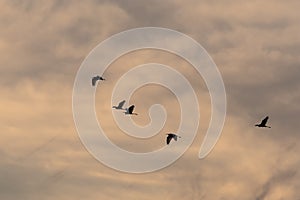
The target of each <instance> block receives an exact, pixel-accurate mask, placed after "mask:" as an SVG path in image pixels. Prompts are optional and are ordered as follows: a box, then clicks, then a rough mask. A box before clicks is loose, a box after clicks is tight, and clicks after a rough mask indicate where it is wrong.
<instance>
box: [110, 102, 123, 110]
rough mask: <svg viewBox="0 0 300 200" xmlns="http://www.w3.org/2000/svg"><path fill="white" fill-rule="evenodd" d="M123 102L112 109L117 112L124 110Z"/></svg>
mask: <svg viewBox="0 0 300 200" xmlns="http://www.w3.org/2000/svg"><path fill="white" fill-rule="evenodd" d="M125 102H126V101H125V100H123V101H121V102H120V103H119V105H117V106H113V107H112V108H114V109H117V110H124V108H123V106H124V104H125Z"/></svg>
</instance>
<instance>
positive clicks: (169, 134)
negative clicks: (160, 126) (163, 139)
mask: <svg viewBox="0 0 300 200" xmlns="http://www.w3.org/2000/svg"><path fill="white" fill-rule="evenodd" d="M177 138H181V137H180V136H178V135H176V134H174V133H168V134H167V145H169V144H170V142H171V140H172V139H174V140H175V141H177Z"/></svg>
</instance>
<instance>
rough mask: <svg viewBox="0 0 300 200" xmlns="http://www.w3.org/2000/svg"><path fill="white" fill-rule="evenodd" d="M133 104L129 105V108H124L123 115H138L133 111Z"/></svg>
mask: <svg viewBox="0 0 300 200" xmlns="http://www.w3.org/2000/svg"><path fill="white" fill-rule="evenodd" d="M133 109H134V105H131V106H130V107H129V108H126V112H125V115H138V114H137V113H134V112H133Z"/></svg>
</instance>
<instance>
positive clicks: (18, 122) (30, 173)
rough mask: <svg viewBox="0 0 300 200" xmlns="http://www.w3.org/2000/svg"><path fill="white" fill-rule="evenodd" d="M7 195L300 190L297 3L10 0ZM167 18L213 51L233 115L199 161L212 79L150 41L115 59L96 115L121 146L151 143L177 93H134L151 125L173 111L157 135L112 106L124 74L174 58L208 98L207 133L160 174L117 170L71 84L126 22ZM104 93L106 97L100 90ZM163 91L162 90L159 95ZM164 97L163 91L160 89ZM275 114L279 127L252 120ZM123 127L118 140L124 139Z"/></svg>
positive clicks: (230, 194) (5, 85) (4, 78)
mask: <svg viewBox="0 0 300 200" xmlns="http://www.w3.org/2000/svg"><path fill="white" fill-rule="evenodd" d="M0 7H1V8H2V9H1V14H0V21H1V23H0V28H1V33H0V53H1V56H0V73H1V79H0V83H1V85H0V90H1V94H2V98H1V100H0V101H1V104H0V105H1V114H0V117H1V122H2V126H1V136H2V137H1V140H0V144H1V147H0V158H1V159H0V199H7V200H16V199H30V200H35V199H39V200H40V199H43V200H44V199H45V200H47V199H54V198H56V199H60V200H69V199H72V200H74V199H108V200H109V199H145V200H146V199H204V200H208V199H209V200H227V199H228V200H235V199H236V200H240V199H245V200H250V199H251V200H253V199H256V200H269V199H272V200H277V199H278V200H280V199H285V200H295V199H297V198H299V196H300V192H299V190H298V189H297V188H299V186H300V185H299V181H298V180H299V178H300V175H299V172H298V169H299V168H300V159H299V152H300V149H299V145H298V141H299V139H300V137H299V129H300V125H299V122H298V121H299V112H300V106H299V103H298V102H299V100H300V94H299V92H298V91H299V89H300V88H299V86H300V80H299V75H300V67H299V64H300V58H299V53H300V37H299V32H300V24H299V20H300V13H299V12H298V8H299V2H298V1H294V0H289V1H285V2H283V1H279V0H270V1H264V2H262V1H251V2H241V1H236V0H229V1H222V2H220V1H196V0H189V1H185V2H183V1H164V2H161V1H151V3H150V2H148V1H137V0H133V1H118V0H115V1H96V0H87V1H61V0H56V1H45V0H44V1H38V2H37V1H9V0H3V1H1V2H0ZM143 26H159V27H166V28H171V29H175V30H178V31H181V32H183V33H185V34H187V35H189V36H191V37H193V38H194V39H195V40H197V41H198V42H199V43H200V44H202V45H203V47H204V48H205V49H206V50H207V51H208V53H209V54H210V55H211V57H212V58H213V59H214V61H215V63H216V64H217V66H218V67H219V70H220V72H221V74H222V76H223V79H224V83H225V86H226V92H227V98H228V99H227V100H228V113H227V119H226V124H225V127H224V130H223V134H222V136H221V138H220V140H219V142H218V144H217V145H216V147H215V148H214V150H213V152H212V153H211V154H210V155H209V157H207V158H206V159H204V160H198V158H197V153H198V148H199V146H200V144H201V142H202V141H203V137H204V133H205V131H206V129H207V127H208V122H209V118H210V99H209V94H208V91H207V89H206V86H205V83H204V81H203V80H202V79H201V77H200V76H199V75H195V71H194V70H193V69H192V67H191V66H190V65H189V64H188V63H187V62H186V61H184V60H182V59H181V58H179V57H176V56H174V55H171V54H168V53H166V52H159V51H151V50H144V51H140V52H132V53H130V54H128V55H125V56H123V57H122V58H120V59H118V60H117V61H115V62H114V63H112V65H111V66H110V68H109V69H108V71H107V72H105V74H104V75H105V76H106V77H108V78H109V79H111V82H110V84H106V85H104V86H100V87H99V88H98V89H97V95H96V99H97V102H101V103H97V104H96V108H97V116H98V119H99V121H101V123H102V124H103V125H104V129H105V130H107V132H108V137H109V138H111V139H112V140H113V141H114V142H115V143H116V144H118V145H120V146H121V147H123V148H125V149H128V150H132V151H133V150H134V151H148V150H153V149H157V148H159V147H161V146H163V145H164V137H165V132H167V131H168V130H170V129H176V128H177V127H178V121H179V120H180V113H179V109H177V108H176V109H172V107H178V102H177V101H175V100H174V96H173V95H172V93H170V92H169V91H167V90H166V89H165V88H160V87H158V86H147V87H144V88H141V89H140V90H139V91H137V93H136V94H134V96H133V97H132V102H134V103H135V104H136V106H137V108H138V109H139V110H138V112H139V113H142V114H141V116H142V117H140V118H138V119H137V121H136V122H137V123H139V124H147V123H148V122H149V118H148V116H147V111H148V109H149V107H150V106H151V105H152V104H155V103H157V102H158V103H161V104H163V105H165V108H166V110H167V111H168V115H169V118H168V120H167V122H166V126H165V128H164V129H163V130H162V131H161V133H160V134H159V135H157V136H155V137H153V138H151V139H150V140H149V141H146V140H143V141H141V140H137V139H133V138H130V137H128V136H126V135H125V134H123V133H122V131H120V130H119V129H118V127H117V126H116V124H115V123H114V121H113V118H112V116H111V115H108V116H103V115H102V114H101V113H109V112H110V107H111V102H110V94H111V91H112V89H113V85H114V84H115V83H116V80H117V79H118V78H119V77H120V76H121V75H122V74H124V73H125V72H126V71H128V70H129V69H130V68H132V67H134V66H136V65H138V64H144V63H148V62H158V63H163V64H167V65H169V66H173V67H174V68H175V69H176V70H178V71H180V72H181V73H183V74H184V75H185V76H186V77H187V78H188V79H189V81H190V82H191V84H192V85H193V87H194V88H195V90H196V91H198V93H197V95H198V98H199V102H200V110H201V120H200V127H199V134H198V136H197V138H196V140H195V141H194V143H193V145H192V146H191V148H190V149H189V150H188V151H187V152H186V153H185V154H184V156H183V157H182V158H180V159H179V160H178V161H177V162H176V163H174V164H173V165H171V166H170V167H168V168H165V169H163V170H161V171H159V172H156V173H149V174H140V175H132V174H125V173H120V172H117V171H114V170H112V169H109V168H107V167H105V166H103V165H102V164H100V163H99V162H98V161H96V160H95V159H94V158H93V157H92V156H91V155H90V154H89V153H88V152H87V151H86V150H85V148H84V147H83V145H82V144H81V142H80V140H79V138H78V136H77V133H76V130H75V126H74V123H73V118H72V105H71V103H72V87H73V82H74V78H75V76H76V73H77V70H78V68H79V66H80V64H81V62H82V61H83V59H84V58H85V57H86V55H87V54H88V53H89V52H90V51H91V50H92V49H93V48H94V47H95V46H96V45H97V44H98V43H99V42H101V41H103V40H104V39H106V38H107V37H109V36H111V35H112V34H115V33H118V32H120V31H123V30H127V29H130V28H135V27H143ZM103 91H105V92H106V94H107V95H103ZM157 94H159V95H157ZM156 96H159V98H157V97H156ZM265 115H270V125H271V126H272V129H268V130H264V129H256V128H254V127H253V124H255V123H256V122H257V121H259V120H260V119H261V118H263V117H264V116H265ZM120 136H121V137H120Z"/></svg>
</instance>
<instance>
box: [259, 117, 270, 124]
mask: <svg viewBox="0 0 300 200" xmlns="http://www.w3.org/2000/svg"><path fill="white" fill-rule="evenodd" d="M268 119H269V116H266V118H264V119H263V120H262V121H261V123H260V124H261V125H263V126H264V125H266V124H267V121H268Z"/></svg>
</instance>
